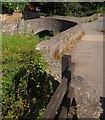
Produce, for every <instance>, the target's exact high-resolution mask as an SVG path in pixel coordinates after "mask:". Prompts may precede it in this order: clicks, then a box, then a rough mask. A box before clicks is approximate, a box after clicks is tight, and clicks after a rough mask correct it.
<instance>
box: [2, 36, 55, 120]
mask: <svg viewBox="0 0 105 120" xmlns="http://www.w3.org/2000/svg"><path fill="white" fill-rule="evenodd" d="M38 42H39V39H38V38H37V37H35V36H33V35H27V34H26V35H24V36H20V35H13V36H3V60H2V63H3V65H2V66H3V78H2V105H3V106H2V110H3V111H2V114H3V119H38V118H39V117H40V116H41V115H42V113H43V111H44V109H45V107H46V106H47V104H48V102H49V100H50V98H51V96H52V94H53V89H52V77H51V76H50V75H48V74H47V73H46V72H45V68H46V65H45V64H46V63H45V61H44V59H43V55H42V54H41V53H40V52H39V51H36V50H35V49H34V48H35V44H37V43H38Z"/></svg>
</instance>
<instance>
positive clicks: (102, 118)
mask: <svg viewBox="0 0 105 120" xmlns="http://www.w3.org/2000/svg"><path fill="white" fill-rule="evenodd" d="M100 103H101V107H102V109H103V112H102V113H101V114H100V120H105V97H100Z"/></svg>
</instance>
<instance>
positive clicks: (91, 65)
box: [71, 17, 105, 97]
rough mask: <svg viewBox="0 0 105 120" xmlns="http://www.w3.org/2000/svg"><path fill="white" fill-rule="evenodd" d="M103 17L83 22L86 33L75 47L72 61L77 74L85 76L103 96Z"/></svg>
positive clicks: (90, 84)
mask: <svg viewBox="0 0 105 120" xmlns="http://www.w3.org/2000/svg"><path fill="white" fill-rule="evenodd" d="M103 22H105V21H104V19H103V17H100V18H99V19H98V20H95V21H93V22H90V23H83V25H82V29H84V31H85V35H84V36H83V38H82V40H81V41H80V42H79V43H78V44H77V46H76V47H75V48H74V49H73V51H72V53H71V55H72V61H73V62H74V63H75V73H74V74H75V75H77V76H81V77H83V78H84V79H85V80H86V82H87V84H88V85H89V86H92V87H93V88H94V89H95V90H97V92H98V94H99V97H103Z"/></svg>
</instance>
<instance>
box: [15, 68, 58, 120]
mask: <svg viewBox="0 0 105 120" xmlns="http://www.w3.org/2000/svg"><path fill="white" fill-rule="evenodd" d="M26 74H27V70H26V69H25V68H21V69H20V71H19V72H18V73H17V74H16V75H15V76H14V86H15V101H18V100H19V98H22V102H23V104H24V105H23V106H24V108H23V110H22V111H21V109H20V108H18V111H19V114H20V115H19V120H26V119H27V120H30V119H31V120H35V119H36V118H37V117H38V116H40V113H41V112H42V113H43V112H44V109H45V108H46V106H47V104H48V103H49V101H50V99H51V97H52V96H53V93H54V92H55V90H56V89H57V87H58V85H59V82H58V81H57V80H55V79H54V77H53V76H51V75H50V74H47V72H46V71H44V73H41V72H39V74H37V71H36V70H32V71H31V72H30V74H29V75H28V76H27V77H25V75H26ZM23 78H24V79H23ZM22 80H23V81H22ZM24 80H25V81H24ZM24 83H25V84H24ZM21 84H23V88H22V87H20V85H21ZM25 86H26V87H25ZM22 91H23V92H22ZM40 111H41V112H40Z"/></svg>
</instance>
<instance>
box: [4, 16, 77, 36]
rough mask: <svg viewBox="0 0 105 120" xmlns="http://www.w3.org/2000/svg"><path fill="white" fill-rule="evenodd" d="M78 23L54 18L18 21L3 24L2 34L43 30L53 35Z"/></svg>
mask: <svg viewBox="0 0 105 120" xmlns="http://www.w3.org/2000/svg"><path fill="white" fill-rule="evenodd" d="M76 24H77V23H76V22H72V21H67V20H62V19H54V18H50V17H48V18H37V19H31V20H17V21H13V22H9V23H8V22H3V24H2V33H7V34H15V33H20V34H22V33H24V32H28V33H34V34H36V33H38V32H40V31H43V30H51V31H53V33H55V34H56V33H59V32H62V31H65V30H66V29H69V28H71V27H74V26H75V25H76Z"/></svg>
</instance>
